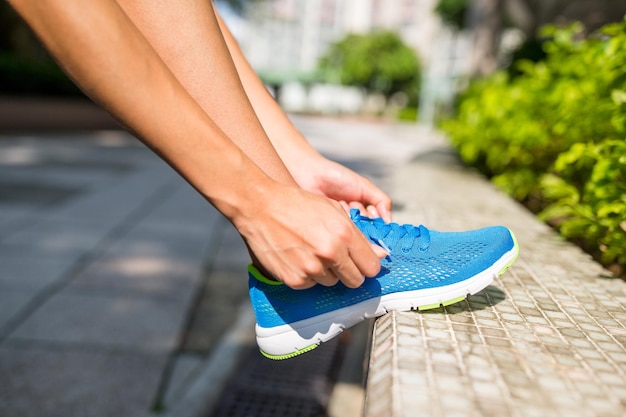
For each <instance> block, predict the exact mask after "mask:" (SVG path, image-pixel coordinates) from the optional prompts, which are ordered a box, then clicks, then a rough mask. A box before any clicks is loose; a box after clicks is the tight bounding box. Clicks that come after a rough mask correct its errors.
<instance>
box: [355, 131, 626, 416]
mask: <svg viewBox="0 0 626 417" xmlns="http://www.w3.org/2000/svg"><path fill="white" fill-rule="evenodd" d="M430 143H431V144H432V146H433V147H432V148H431V149H430V150H428V151H427V152H424V153H421V154H420V155H419V156H418V157H417V158H416V159H415V160H414V161H413V162H412V163H410V164H405V165H403V166H402V167H399V169H398V171H397V173H396V176H395V181H394V183H395V186H396V187H397V188H396V190H395V195H396V198H397V200H398V201H399V202H400V203H404V205H403V208H402V210H401V211H399V212H397V213H396V216H395V217H396V220H398V221H402V222H411V223H415V222H422V223H424V224H426V225H428V226H430V227H432V228H433V229H437V230H450V231H452V230H465V229H470V228H478V227H482V226H487V225H491V224H505V225H507V226H509V227H510V228H511V229H512V230H513V231H514V232H515V233H516V235H517V237H518V240H519V243H520V256H519V259H518V260H517V262H516V263H515V264H514V265H513V266H512V267H511V268H510V269H509V271H507V272H506V273H505V274H504V275H503V276H501V277H500V278H498V279H496V280H495V281H494V283H493V284H492V285H490V286H489V287H487V288H486V289H485V290H484V291H481V292H480V293H478V294H476V295H474V296H470V297H468V299H467V301H465V302H461V303H457V304H454V305H451V306H449V307H445V308H440V309H436V310H429V311H427V312H424V313H417V312H406V313H392V314H387V315H385V316H383V317H381V318H380V319H379V320H377V321H376V325H375V328H374V331H373V338H374V339H373V342H372V352H371V362H370V367H369V378H368V388H367V406H366V417H400V416H413V415H415V413H416V410H419V415H420V416H424V417H426V416H432V417H452V416H463V417H469V416H472V417H483V416H499V417H504V416H507V417H508V416H511V417H531V416H538V417H539V416H563V417H583V416H584V417H598V416H605V417H609V416H612V417H622V416H625V415H626V283H625V282H624V281H622V280H620V279H615V278H611V276H610V274H609V273H608V272H607V271H605V270H603V269H602V268H601V267H600V266H599V265H598V264H597V263H596V262H594V261H593V260H591V259H590V257H589V256H588V255H586V254H584V253H583V252H582V251H581V250H580V249H579V248H578V247H576V246H574V245H572V244H570V243H568V242H565V241H564V240H563V239H561V238H560V237H559V236H558V235H557V234H556V233H555V232H554V231H552V230H551V229H550V228H548V227H547V226H545V225H544V224H542V223H540V222H538V221H537V219H536V218H535V217H534V216H533V215H531V214H530V213H529V212H528V211H527V210H526V209H524V208H523V207H521V206H520V205H519V204H517V203H515V202H514V201H512V200H511V199H509V198H508V197H506V196H505V195H503V194H502V193H501V192H499V191H498V190H496V189H495V188H494V187H493V186H492V185H491V184H489V183H488V182H487V181H485V179H484V178H483V177H482V176H479V175H477V174H476V173H474V172H472V171H471V170H469V169H465V168H462V167H461V165H460V164H459V163H458V161H457V160H456V158H455V157H454V155H453V154H452V153H451V152H450V150H449V148H448V147H447V146H446V144H445V143H444V142H443V140H440V141H439V143H437V140H436V138H435V137H431V142H430Z"/></svg>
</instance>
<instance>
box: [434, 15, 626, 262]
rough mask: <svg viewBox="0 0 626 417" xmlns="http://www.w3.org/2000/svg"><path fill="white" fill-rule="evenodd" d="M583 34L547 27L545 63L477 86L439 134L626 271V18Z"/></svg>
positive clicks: (499, 75)
mask: <svg viewBox="0 0 626 417" xmlns="http://www.w3.org/2000/svg"><path fill="white" fill-rule="evenodd" d="M581 34H582V27H581V26H580V25H578V24H574V25H571V26H569V27H567V28H564V29H556V28H554V27H549V28H546V29H544V30H543V33H542V36H544V37H547V38H549V39H550V40H549V41H548V42H546V43H544V50H545V53H546V58H545V60H543V61H541V62H530V61H521V62H518V63H517V64H516V65H517V69H518V70H519V71H520V72H521V75H518V76H516V77H514V78H511V77H510V76H509V75H508V74H507V73H505V72H500V73H497V74H495V75H493V76H492V77H490V78H488V79H484V80H480V81H477V82H474V83H472V84H471V86H470V87H469V89H468V90H467V91H466V92H465V93H464V95H463V96H462V97H461V100H460V104H459V108H458V114H457V116H456V117H455V118H454V119H451V120H446V121H443V122H442V128H443V129H444V131H446V132H447V133H448V134H449V136H450V138H451V140H452V142H453V143H454V145H455V146H456V147H457V148H458V151H459V154H460V155H461V157H462V158H463V160H464V161H466V162H467V163H468V164H471V165H474V166H477V167H478V168H479V169H480V170H482V171H483V172H484V173H485V174H486V175H488V176H489V177H491V178H492V180H493V181H494V182H495V183H496V184H497V185H498V186H500V187H501V188H502V189H504V190H505V191H506V192H507V193H509V194H510V195H511V196H513V197H515V198H517V199H519V200H521V201H523V202H525V203H526V204H527V205H528V206H529V207H530V208H531V209H532V210H534V211H536V212H540V217H541V218H542V219H544V220H546V221H548V222H549V223H550V224H552V225H554V226H555V227H557V228H558V229H559V230H560V231H561V233H562V234H563V235H564V236H566V237H568V238H572V239H574V240H576V241H577V242H579V243H580V244H581V245H582V246H583V247H585V248H587V249H588V250H589V251H590V252H591V253H593V254H595V255H597V256H598V258H600V259H601V260H602V261H603V262H604V263H605V264H611V263H614V262H617V263H619V264H621V265H626V222H625V221H624V220H625V219H626V185H625V182H626V72H625V71H624V68H626V20H624V21H623V22H621V23H616V24H610V25H607V26H605V27H603V28H602V29H601V30H600V31H599V32H598V33H596V34H594V35H593V36H590V37H589V38H587V39H584V38H582V36H581Z"/></svg>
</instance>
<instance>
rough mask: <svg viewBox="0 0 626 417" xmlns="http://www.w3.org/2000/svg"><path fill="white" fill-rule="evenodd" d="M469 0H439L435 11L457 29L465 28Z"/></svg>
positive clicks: (445, 21) (446, 22)
mask: <svg viewBox="0 0 626 417" xmlns="http://www.w3.org/2000/svg"><path fill="white" fill-rule="evenodd" d="M467 9H468V0H439V2H438V3H437V6H435V13H437V14H438V15H439V17H440V18H441V20H442V21H443V22H444V23H445V24H447V25H448V26H451V27H452V28H454V29H456V30H461V29H464V28H465V22H466V18H465V17H466V14H467Z"/></svg>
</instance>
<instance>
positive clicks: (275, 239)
mask: <svg viewBox="0 0 626 417" xmlns="http://www.w3.org/2000/svg"><path fill="white" fill-rule="evenodd" d="M262 195H266V196H268V198H266V199H265V200H266V201H259V204H258V205H257V206H256V207H254V208H253V209H252V210H251V211H250V213H245V214H243V215H241V216H238V217H237V218H236V219H233V223H234V224H235V227H237V230H238V231H239V232H240V234H241V235H242V237H243V239H244V241H245V242H246V244H247V245H248V248H249V249H250V251H251V253H252V258H253V263H254V264H255V266H257V267H260V268H259V269H260V270H261V271H262V272H264V273H265V274H268V276H269V277H274V278H276V279H278V280H279V281H282V282H284V283H285V284H286V285H288V286H289V287H291V288H294V289H306V288H310V287H312V286H314V285H315V284H318V283H319V284H321V285H325V286H332V285H335V284H337V282H339V281H341V282H342V283H344V284H345V285H346V286H347V287H351V288H356V287H358V286H360V285H361V284H362V283H363V281H364V277H372V276H375V275H376V274H377V273H378V272H379V270H380V260H379V258H382V257H384V256H386V255H387V253H386V252H385V251H384V250H383V249H382V248H379V247H377V246H375V245H372V244H371V243H370V242H369V241H368V240H367V238H366V237H365V236H364V235H363V234H362V233H361V232H360V231H359V229H358V228H357V227H356V226H355V225H354V223H353V222H352V221H351V220H350V218H349V217H348V216H346V215H345V212H344V210H343V208H342V206H341V204H339V203H338V202H336V201H332V200H330V199H328V198H326V197H323V196H319V195H315V194H312V193H309V192H307V191H304V190H301V189H299V188H297V187H291V186H286V185H282V184H279V183H273V184H271V186H270V189H269V190H264V191H263V192H262Z"/></svg>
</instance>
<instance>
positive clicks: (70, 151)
mask: <svg viewBox="0 0 626 417" xmlns="http://www.w3.org/2000/svg"><path fill="white" fill-rule="evenodd" d="M295 121H296V124H297V125H298V126H299V127H300V128H301V130H302V131H303V132H304V133H305V134H306V135H307V136H308V137H309V138H310V140H311V142H312V143H313V144H314V145H315V146H316V147H317V148H318V149H320V150H321V151H322V152H323V153H325V154H327V155H329V156H330V157H332V158H334V159H336V160H338V161H340V162H342V163H345V164H346V165H348V166H350V167H352V168H353V169H355V170H357V171H359V172H362V173H363V174H365V175H367V176H369V177H370V178H371V179H372V180H373V181H374V182H376V183H378V184H379V185H380V186H381V187H382V188H383V189H386V190H387V191H389V192H390V193H391V192H392V181H391V175H392V173H393V172H394V169H395V167H396V166H397V165H399V164H403V163H406V162H408V161H409V160H410V159H411V158H412V156H413V155H414V154H415V152H416V151H417V150H419V149H420V147H421V146H424V144H423V143H420V139H419V135H418V134H417V133H418V129H417V128H416V127H415V126H412V125H407V126H395V125H391V124H386V123H363V122H359V121H341V120H330V119H321V118H309V117H301V116H299V117H295ZM246 263H247V254H246V251H245V248H244V247H243V245H242V244H241V242H240V241H239V239H238V236H237V234H236V233H235V231H234V229H232V227H231V226H230V225H229V224H228V223H227V222H226V221H225V220H224V219H223V218H222V217H221V216H220V215H219V213H217V212H216V211H215V210H214V209H213V208H212V207H211V206H210V205H209V204H208V203H207V202H206V201H205V200H204V199H203V198H202V197H200V196H199V195H198V194H197V193H196V192H195V191H194V190H193V189H192V188H191V187H190V186H189V185H188V184H186V183H185V182H184V181H183V180H182V179H181V178H180V177H179V176H178V175H177V174H176V173H175V172H174V171H173V170H172V169H171V168H170V167H168V166H167V165H166V164H165V163H164V162H163V161H161V160H160V159H159V158H157V157H156V156H155V155H154V154H153V153H152V152H150V151H149V150H147V149H146V148H145V147H144V146H143V145H141V144H140V143H139V142H138V141H137V140H135V139H134V138H132V137H131V136H130V135H129V134H127V133H125V132H123V131H120V130H98V131H89V132H87V133H76V132H74V133H34V134H24V133H11V134H3V135H2V137H1V138H0V414H1V415H7V416H13V415H19V416H43V415H45V416H64V417H67V416H110V415H124V416H126V415H128V416H131V415H132V416H142V415H156V412H157V411H163V412H168V410H171V409H172V408H176V407H178V406H179V403H180V402H183V401H188V400H189V398H190V397H189V393H188V391H189V390H190V389H191V387H192V388H193V389H195V390H196V391H197V390H198V389H202V385H200V388H198V384H197V383H196V382H197V381H196V380H195V378H196V377H198V376H199V375H204V377H206V376H207V372H209V371H210V370H211V369H213V368H210V366H209V365H207V363H208V362H210V360H211V355H212V354H214V353H215V352H216V350H217V351H219V349H217V347H218V346H220V343H222V342H223V341H224V340H225V339H224V338H225V337H229V336H228V335H229V334H230V333H229V331H231V330H232V328H233V327H237V326H239V327H238V328H239V331H240V332H243V333H244V334H248V335H250V334H251V332H252V327H251V326H252V324H253V323H252V322H251V321H250V315H249V310H246V308H247V300H246V279H247V278H246V274H245V266H246ZM207 288H208V289H210V291H208V290H207ZM199 310H202V312H203V313H204V315H202V314H198V311H199ZM242 311H243V313H242ZM242 315H243V316H242ZM241 317H244V318H243V319H241ZM230 337H232V335H231V336H230ZM229 340H230V339H229ZM241 343H242V344H245V345H249V344H250V343H252V339H251V338H250V337H248V338H247V339H246V338H244V340H242V341H241ZM235 365H236V364H233V366H235ZM207 369H209V371H207ZM219 372H221V377H222V378H226V377H227V375H225V373H227V371H225V370H224V369H222V370H219ZM215 381H219V379H215V380H214V381H213V382H214V383H213V384H212V385H213V386H212V387H211V389H212V390H213V391H215V390H217V389H218V388H219V387H216V386H215V385H216V383H215ZM208 396H209V395H208V394H206V395H205V397H207V398H208ZM185 399H187V400H185ZM191 401H192V402H193V398H192V400H191ZM206 405H207V404H206V403H205V404H202V406H206ZM179 409H181V410H185V407H184V406H183V407H182V408H181V407H179ZM186 409H187V410H191V409H193V407H191V408H189V407H187V408H186ZM155 410H156V411H155ZM183 412H184V411H181V413H183ZM180 415H182V414H180Z"/></svg>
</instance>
